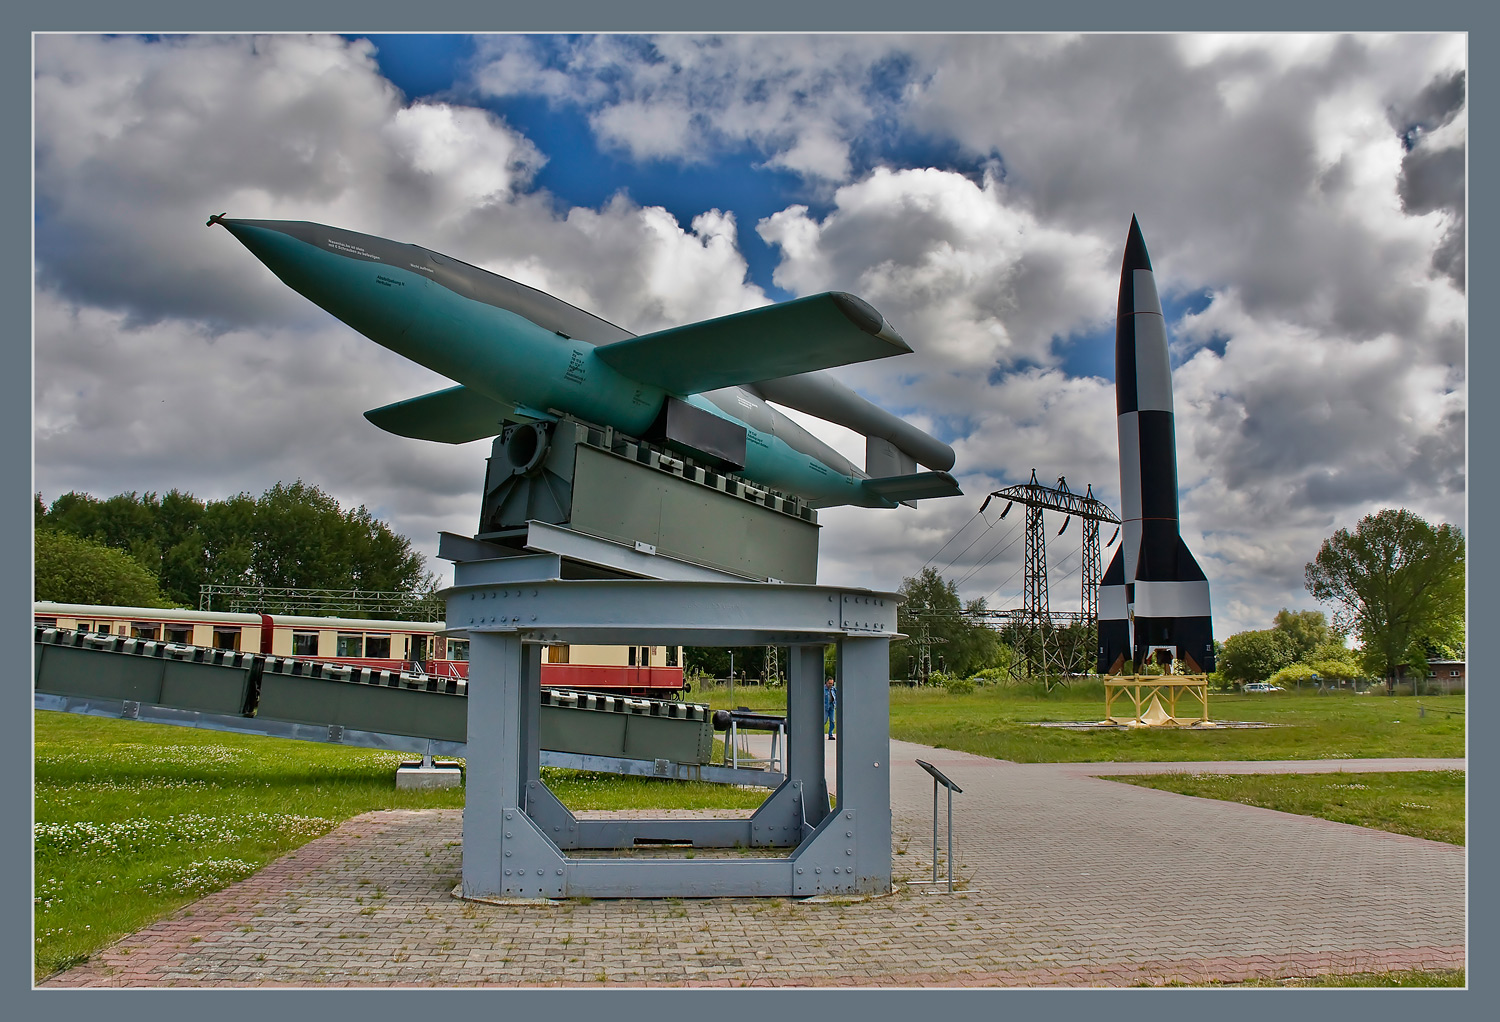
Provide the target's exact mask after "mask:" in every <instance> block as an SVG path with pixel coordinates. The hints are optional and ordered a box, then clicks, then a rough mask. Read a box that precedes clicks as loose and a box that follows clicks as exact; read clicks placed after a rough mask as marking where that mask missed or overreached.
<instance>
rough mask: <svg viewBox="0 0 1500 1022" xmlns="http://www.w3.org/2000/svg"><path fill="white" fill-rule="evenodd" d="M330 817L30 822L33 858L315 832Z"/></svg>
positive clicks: (323, 827) (324, 826)
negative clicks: (34, 823) (31, 823)
mask: <svg viewBox="0 0 1500 1022" xmlns="http://www.w3.org/2000/svg"><path fill="white" fill-rule="evenodd" d="M335 823H336V821H334V820H328V819H324V818H322V817H317V816H297V815H295V814H292V813H243V814H240V815H237V816H204V815H201V814H199V813H182V814H179V815H177V816H168V817H166V818H165V819H160V820H153V819H149V818H146V819H133V820H115V821H112V822H109V823H94V822H93V821H91V820H73V821H70V822H65V823H38V824H36V825H35V826H34V827H33V828H32V840H33V845H34V847H35V849H36V854H37V857H38V858H41V857H44V856H48V855H90V854H100V855H118V854H128V853H136V852H141V851H145V850H147V849H151V848H156V847H160V846H163V845H168V844H176V845H179V846H183V845H203V844H229V843H231V842H235V841H244V840H262V841H264V840H270V839H273V838H278V837H317V836H319V835H321V834H326V833H327V832H328V831H330V830H332V829H333V827H334V824H335Z"/></svg>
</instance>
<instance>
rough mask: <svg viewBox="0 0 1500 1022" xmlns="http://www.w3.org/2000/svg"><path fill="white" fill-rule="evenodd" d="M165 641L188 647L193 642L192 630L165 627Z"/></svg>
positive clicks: (174, 626)
mask: <svg viewBox="0 0 1500 1022" xmlns="http://www.w3.org/2000/svg"><path fill="white" fill-rule="evenodd" d="M167 641H168V642H177V643H181V644H182V645H184V646H190V645H192V642H193V630H192V629H191V628H187V627H182V626H178V625H167Z"/></svg>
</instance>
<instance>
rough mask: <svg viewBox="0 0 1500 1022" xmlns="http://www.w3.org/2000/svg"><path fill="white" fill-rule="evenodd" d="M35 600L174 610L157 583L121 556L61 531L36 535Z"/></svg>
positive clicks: (103, 546)
mask: <svg viewBox="0 0 1500 1022" xmlns="http://www.w3.org/2000/svg"><path fill="white" fill-rule="evenodd" d="M35 555H36V573H35V580H36V588H35V598H36V599H38V600H50V601H52V602H55V603H93V604H106V605H108V604H113V605H118V606H127V607H170V606H172V603H171V601H170V600H168V599H166V598H165V597H163V596H162V593H161V589H160V588H159V587H158V586H157V584H156V578H155V576H153V575H152V574H151V572H150V571H148V570H147V569H146V568H145V567H144V566H143V565H142V564H141V563H140V562H139V561H137V560H136V559H135V558H133V557H131V556H130V555H129V554H127V553H125V552H124V551H122V550H115V549H113V548H111V547H107V546H105V545H104V544H102V543H95V542H93V541H92V540H87V539H81V538H80V537H78V536H70V535H68V534H67V533H65V532H60V531H58V530H56V529H42V530H40V531H39V532H37V534H36V548H35Z"/></svg>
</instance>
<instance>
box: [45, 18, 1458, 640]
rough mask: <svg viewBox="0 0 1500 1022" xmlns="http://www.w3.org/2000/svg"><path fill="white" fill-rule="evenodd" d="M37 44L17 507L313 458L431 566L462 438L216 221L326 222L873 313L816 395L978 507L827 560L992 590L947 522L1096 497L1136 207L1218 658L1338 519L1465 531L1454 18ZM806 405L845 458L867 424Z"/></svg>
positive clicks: (850, 539) (538, 268) (323, 479)
mask: <svg viewBox="0 0 1500 1022" xmlns="http://www.w3.org/2000/svg"><path fill="white" fill-rule="evenodd" d="M34 52H35V72H34V96H33V99H34V138H35V185H34V200H35V270H36V277H35V280H36V285H35V292H34V313H33V323H34V327H33V330H34V349H35V369H34V409H33V423H34V436H33V441H34V485H33V488H34V489H35V490H38V491H40V492H41V493H42V496H43V499H44V500H46V501H48V502H50V501H51V500H53V499H55V498H56V497H57V496H58V495H60V494H61V493H64V492H67V491H69V490H79V491H84V492H89V493H93V494H95V495H97V496H107V495H111V494H115V493H121V492H126V491H137V492H147V491H154V492H157V493H164V492H166V491H168V490H170V489H173V488H177V489H181V490H186V491H189V492H191V493H194V494H196V495H197V496H199V497H200V498H204V499H212V498H222V497H226V496H229V495H232V494H234V493H238V492H242V491H246V492H250V493H255V494H258V493H260V492H261V491H263V490H265V489H266V488H267V487H269V486H271V485H272V484H274V483H275V482H277V481H278V480H291V479H294V478H302V479H304V480H305V481H307V482H309V483H314V484H316V485H318V486H320V487H322V488H323V489H324V490H326V491H327V492H329V493H331V494H333V495H334V496H335V497H337V498H338V499H339V500H340V501H341V502H342V503H343V504H344V505H345V506H352V505H359V504H363V505H365V506H367V507H368V508H369V509H370V510H371V511H372V512H373V513H375V514H376V515H377V516H379V517H381V518H382V519H384V520H385V521H387V522H389V523H390V525H391V526H392V527H393V528H395V529H396V530H397V531H398V532H400V533H402V534H403V535H406V536H407V537H409V538H410V539H411V540H412V542H413V544H414V546H415V547H416V548H417V549H419V550H421V551H422V552H424V553H425V554H426V555H427V556H428V559H429V567H431V568H432V569H433V570H435V571H439V572H440V573H442V574H443V575H444V576H445V577H448V576H447V574H446V573H447V566H446V564H445V562H440V561H437V560H436V559H435V556H434V555H435V551H436V546H437V534H438V532H439V531H440V530H447V531H451V532H457V533H461V534H472V533H473V532H474V531H475V529H476V528H477V519H478V511H479V496H480V488H481V483H482V479H483V471H484V460H485V457H486V456H487V455H488V451H489V445H488V442H487V441H479V442H475V443H472V444H467V445H461V446H457V447H453V446H448V445H441V444H433V443H427V442H424V441H416V440H409V439H404V438H401V437H396V436H392V435H389V434H386V433H384V432H382V431H381V430H379V429H377V428H376V427H374V426H373V425H371V424H370V423H369V422H367V421H366V420H365V419H364V418H363V415H362V413H363V412H364V410H366V409H369V408H374V407H377V406H379V405H383V404H387V403H389V402H392V401H396V400H400V399H403V398H407V397H412V396H415V395H418V394H422V393H426V392H428V391H431V390H435V389H439V388H440V387H442V386H444V385H445V384H446V381H444V380H443V379H442V378H441V377H438V376H436V375H435V374H434V373H432V372H430V371H429V370H426V369H423V368H421V367H419V366H417V365H415V364H413V363H409V362H407V361H405V360H404V359H402V358H401V357H400V356H398V355H395V354H393V353H391V352H389V351H386V350H384V349H382V348H380V347H378V346H377V345H375V344H374V343H373V342H370V341H368V340H366V339H364V338H363V337H361V336H359V335H358V334H356V333H354V331H352V330H351V329H349V328H348V327H345V326H344V325H343V324H341V323H339V322H337V321H335V320H334V319H332V317H330V316H328V315H327V314H326V313H324V312H322V311H321V310H319V309H318V308H316V307H314V306H313V305H311V304H310V303H308V302H306V301H305V300H304V299H302V298H301V297H299V296H298V295H296V294H295V293H293V292H292V291H290V290H289V289H287V288H286V287H285V286H284V285H282V284H281V283H280V282H279V281H277V280H276V279H275V278H274V277H273V276H272V275H271V274H270V272H269V271H268V270H266V269H265V268H264V267H263V266H261V264H260V263H258V262H257V261H256V260H255V259H254V258H253V257H251V256H250V255H249V253H248V252H246V251H245V250H244V249H243V248H242V247H241V246H240V245H238V244H237V243H235V242H234V241H233V239H232V238H230V237H229V236H228V235H227V234H226V233H224V232H223V231H220V230H205V229H204V221H205V220H206V219H207V217H208V215H209V214H212V213H220V212H227V213H228V214H229V215H230V216H231V217H245V218H267V219H288V220H312V221H316V222H319V223H325V224H331V225H335V226H339V227H344V228H348V229H351V230H356V231H362V232H365V233H369V234H375V235H379V236H382V237H388V238H393V239H396V240H399V241H407V242H413V243H416V244H420V245H423V246H425V247H427V248H431V249H435V250H437V251H440V252H444V253H446V254H448V255H451V256H454V257H456V258H460V259H463V260H465V261H468V262H471V263H474V264H477V265H480V266H483V267H485V268H486V269H489V270H493V271H494V272H497V273H501V274H504V275H506V276H509V277H512V278H514V279H517V280H520V281H522V282H524V283H527V284H530V285H532V286H534V287H539V288H541V289H543V290H545V291H549V292H551V293H553V294H556V295H558V296H559V297H561V298H564V299H566V300H567V301H569V302H572V303H573V304H575V305H578V306H580V307H582V308H585V309H588V310H590V311H592V312H594V313H597V314H598V315H600V316H603V317H604V318H605V319H608V320H610V321H612V322H615V323H617V324H619V325H621V326H624V327H626V328H627V329H630V330H632V331H634V332H637V333H641V332H645V331H649V330H655V329H661V328H665V327H669V326H674V325H679V324H682V323H688V322H693V321H695V320H699V319H704V318H709V317H713V316H719V315H725V314H728V313H732V312H737V311H741V310H744V309H747V308H752V307H756V306H760V305H765V304H768V303H770V302H775V301H783V300H786V299H789V298H794V297H798V296H801V295H808V294H814V293H818V292H822V291H829V290H842V291H848V292H851V293H853V294H856V295H859V296H860V297H862V298H864V299H865V300H866V301H868V302H870V303H871V304H872V305H874V306H875V307H876V308H877V309H879V310H880V311H881V312H882V313H883V315H884V316H885V318H886V319H887V320H888V321H890V322H891V323H892V324H894V325H895V327H896V328H897V329H898V330H899V331H900V333H901V334H902V336H903V337H905V338H906V340H907V341H908V343H910V344H911V346H912V348H913V349H914V352H913V353H912V354H909V355H903V356H900V357H898V358H895V359H885V360H880V361H876V362H871V363H865V364H861V365H858V366H850V367H845V368H843V369H839V370H835V371H834V374H835V375H836V376H838V377H839V378H840V379H842V380H843V381H844V382H845V383H847V384H849V385H850V386H852V387H854V388H855V389H857V390H858V391H860V392H861V393H862V394H864V395H865V396H866V397H868V398H870V399H871V400H872V401H875V402H876V403H878V404H880V405H882V406H884V407H886V408H889V409H891V410H892V411H894V412H897V413H898V414H901V415H903V416H905V417H906V418H908V419H909V420H911V421H912V422H914V423H916V424H917V425H919V426H921V427H922V428H924V429H927V430H928V431H929V432H932V433H933V434H935V435H937V436H939V437H940V438H942V439H943V440H945V441H947V442H948V443H950V444H952V446H953V447H954V449H955V451H956V452H957V457H958V460H957V464H956V466H955V468H954V474H955V475H956V476H957V477H958V478H959V481H960V483H961V485H962V486H963V489H964V491H965V496H963V497H954V498H947V499H942V500H931V501H924V502H922V503H921V504H920V505H919V506H918V507H917V508H916V509H911V508H900V509H897V510H893V511H886V510H872V509H862V508H832V509H827V510H824V511H822V512H821V513H820V521H821V523H822V525H823V530H822V537H821V543H822V547H821V550H822V553H821V560H820V570H819V581H820V582H822V583H825V584H834V585H860V586H868V587H871V588H876V589H896V588H898V587H899V586H900V584H901V580H902V579H903V578H904V577H907V576H911V575H914V574H916V573H917V572H918V571H920V570H921V569H922V568H923V567H924V566H925V565H931V566H932V567H935V568H938V569H939V570H940V571H941V572H942V573H943V574H944V576H945V577H947V578H949V579H950V580H952V581H954V582H956V583H957V584H958V588H959V591H960V593H961V595H963V596H964V597H965V598H966V599H972V598H975V597H984V598H986V600H987V602H988V604H989V605H990V606H991V607H998V608H1007V607H1016V606H1019V605H1020V603H1021V588H1022V569H1021V563H1022V556H1023V552H1024V539H1023V536H1022V532H1023V527H1022V519H1023V516H1022V515H1020V514H1017V513H1015V512H1012V513H1011V514H1010V515H1009V516H1007V518H1006V519H1004V520H1000V519H999V511H1000V508H1001V507H1003V504H998V503H992V505H991V507H990V508H989V509H987V510H986V512H985V514H984V515H983V516H977V512H978V509H979V507H980V504H981V502H982V500H983V499H984V496H985V494H987V493H989V492H990V491H991V490H994V489H996V488H999V487H1004V486H1009V485H1013V484H1016V483H1020V482H1024V481H1026V480H1027V479H1029V478H1030V476H1031V473H1032V471H1033V470H1035V471H1036V474H1037V477H1038V479H1039V480H1041V481H1042V482H1045V483H1049V484H1050V483H1053V482H1055V481H1056V479H1057V478H1058V477H1060V476H1061V477H1065V478H1066V480H1067V482H1068V485H1069V486H1070V487H1071V488H1072V489H1074V490H1076V491H1082V490H1083V489H1084V488H1085V487H1086V486H1092V489H1093V492H1094V494H1095V495H1096V496H1098V497H1099V498H1100V499H1102V500H1104V501H1105V502H1107V503H1108V504H1110V505H1111V506H1112V507H1114V508H1115V509H1116V511H1118V509H1119V495H1120V479H1119V462H1118V449H1117V443H1116V424H1115V412H1114V384H1113V377H1114V365H1113V362H1114V343H1113V338H1114V315H1115V300H1116V291H1117V289H1118V284H1119V267H1120V258H1121V254H1122V251H1123V247H1124V243H1125V237H1126V233H1127V230H1128V227H1129V224H1130V218H1131V216H1132V215H1135V216H1137V217H1139V220H1140V224H1141V228H1142V231H1143V233H1144V235H1145V238H1146V242H1147V245H1148V247H1149V249H1150V253H1151V258H1152V262H1153V264H1154V267H1155V271H1156V282H1157V287H1158V289H1159V290H1160V291H1161V295H1162V300H1163V306H1164V310H1165V312H1166V315H1167V321H1168V325H1167V331H1168V339H1169V342H1170V346H1171V355H1172V366H1173V387H1174V402H1175V409H1176V425H1177V445H1178V476H1179V484H1180V488H1181V515H1182V529H1183V536H1184V538H1185V539H1186V541H1187V543H1188V546H1189V547H1190V548H1191V549H1192V550H1193V552H1194V553H1195V555H1196V556H1197V558H1198V561H1199V563H1200V564H1201V565H1202V567H1203V569H1204V571H1205V573H1206V574H1207V576H1208V578H1209V581H1210V586H1211V591H1212V599H1213V612H1214V619H1215V635H1216V636H1217V637H1219V638H1221V639H1222V638H1224V637H1226V636H1228V635H1230V634H1233V633H1234V632H1238V631H1242V630H1245V629H1250V628H1264V627H1269V626H1270V624H1271V618H1272V617H1273V616H1274V615H1275V613H1276V611H1277V610H1279V609H1280V608H1282V607H1290V608H1294V609H1296V608H1309V607H1315V606H1317V605H1316V604H1315V603H1314V601H1313V600H1312V598H1311V597H1310V596H1309V595H1308V594H1307V592H1306V590H1305V588H1304V584H1303V570H1304V565H1305V564H1306V563H1307V562H1308V561H1310V560H1312V559H1313V557H1314V556H1315V555H1316V553H1317V551H1318V547H1319V545H1320V543H1321V542H1322V541H1323V540H1324V539H1325V538H1327V537H1328V536H1329V535H1330V534H1332V533H1333V531H1334V530H1336V529H1339V528H1352V527H1353V526H1354V525H1355V524H1356V522H1357V521H1358V520H1359V518H1360V517H1361V516H1363V515H1365V514H1369V513H1371V512H1373V511H1377V510H1379V509H1381V508H1385V507H1406V508H1409V509H1411V510H1412V511H1415V512H1416V513H1418V514H1420V515H1422V516H1424V517H1426V518H1427V519H1429V520H1430V521H1434V522H1438V521H1444V522H1451V523H1454V524H1457V525H1459V526H1461V527H1464V528H1465V531H1466V532H1467V527H1466V526H1467V523H1466V521H1465V507H1466V503H1465V485H1466V479H1465V475H1466V473H1465V467H1466V411H1467V407H1466V395H1467V381H1466V346H1467V298H1466V294H1465V266H1464V257H1465V251H1466V238H1465V209H1466V207H1465V198H1466V177H1465V172H1466V162H1467V158H1466V141H1467V123H1468V114H1467V102H1466V99H1467V90H1466V69H1467V47H1466V40H1465V38H1464V37H1463V36H1462V35H1460V34H1408V35H1343V36H1339V35H1318V34H1276V35H1254V36H1251V35H1199V36H1194V35H1177V36H1159V35H1129V36H1111V35H1067V36H1064V35H984V34H978V35H975V34H970V35H941V34H931V35H923V34H902V35H879V34H866V35H810V36H801V35H785V34H783V35H727V36H699V35H666V36H646V35H627V36H609V35H604V36H576V35H575V36H547V35H487V36H477V37H471V36H451V35H418V36H388V35H379V36H368V37H352V36H333V35H319V36H302V35H272V36H260V37H250V36H221V35H199V36H191V37H164V38H163V37H129V36H109V37H107V36H83V35H41V36H37V37H36V38H35V48H34ZM799 421H801V422H803V424H804V425H807V426H808V428H810V429H811V430H813V431H814V432H815V433H816V434H817V435H818V436H820V437H822V438H823V439H825V440H827V441H829V442H830V443H832V444H833V445H834V446H835V447H836V448H837V449H839V450H840V451H841V452H842V453H844V454H846V455H847V456H849V457H850V458H851V460H853V461H855V462H856V463H863V458H864V452H863V441H862V438H860V437H857V436H855V435H854V434H852V433H849V432H848V431H847V430H843V429H841V428H839V427H835V426H830V425H827V424H822V423H819V422H818V421H817V420H815V419H811V418H808V417H806V416H799ZM1061 525H1062V518H1061V516H1056V517H1055V518H1054V517H1053V516H1050V515H1049V518H1048V531H1049V535H1050V537H1051V538H1049V545H1048V560H1049V567H1050V569H1051V571H1050V574H1051V604H1052V607H1053V609H1076V608H1077V607H1078V604H1079V591H1080V581H1081V580H1080V576H1079V562H1080V560H1081V552H1080V549H1079V542H1080V537H1081V533H1082V530H1081V529H1079V528H1078V527H1077V525H1076V524H1075V525H1074V526H1073V527H1072V528H1070V529H1069V530H1068V531H1067V532H1065V533H1063V534H1062V535H1061V536H1057V535H1056V533H1057V532H1058V530H1059V528H1060V527H1061ZM1111 531H1113V530H1111V529H1106V530H1105V531H1104V533H1103V537H1102V538H1104V539H1106V540H1108V538H1109V534H1110V532H1111ZM1111 553H1112V549H1107V550H1106V551H1105V553H1104V558H1105V561H1106V562H1107V561H1108V558H1109V557H1110V555H1111ZM1324 609H1328V608H1324Z"/></svg>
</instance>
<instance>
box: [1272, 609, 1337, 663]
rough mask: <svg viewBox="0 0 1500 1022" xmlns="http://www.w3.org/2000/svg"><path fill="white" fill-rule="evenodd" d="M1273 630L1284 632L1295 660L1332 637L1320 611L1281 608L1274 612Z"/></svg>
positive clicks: (1325, 618) (1326, 619) (1325, 619)
mask: <svg viewBox="0 0 1500 1022" xmlns="http://www.w3.org/2000/svg"><path fill="white" fill-rule="evenodd" d="M1274 627H1275V629H1276V630H1277V631H1279V632H1285V633H1286V635H1287V637H1288V638H1289V639H1291V640H1292V649H1293V651H1294V652H1295V653H1296V659H1298V660H1301V659H1303V658H1304V657H1306V656H1307V655H1308V654H1309V653H1311V652H1312V651H1313V650H1314V649H1316V648H1317V647H1318V646H1320V645H1322V644H1323V643H1325V642H1327V641H1328V640H1329V639H1330V638H1331V637H1332V635H1333V633H1332V632H1331V631H1330V630H1329V628H1328V618H1327V617H1326V616H1325V615H1324V614H1323V612H1322V611H1321V610H1288V609H1287V608H1285V607H1282V608H1281V609H1280V610H1279V611H1277V612H1276V624H1275V626H1274Z"/></svg>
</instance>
